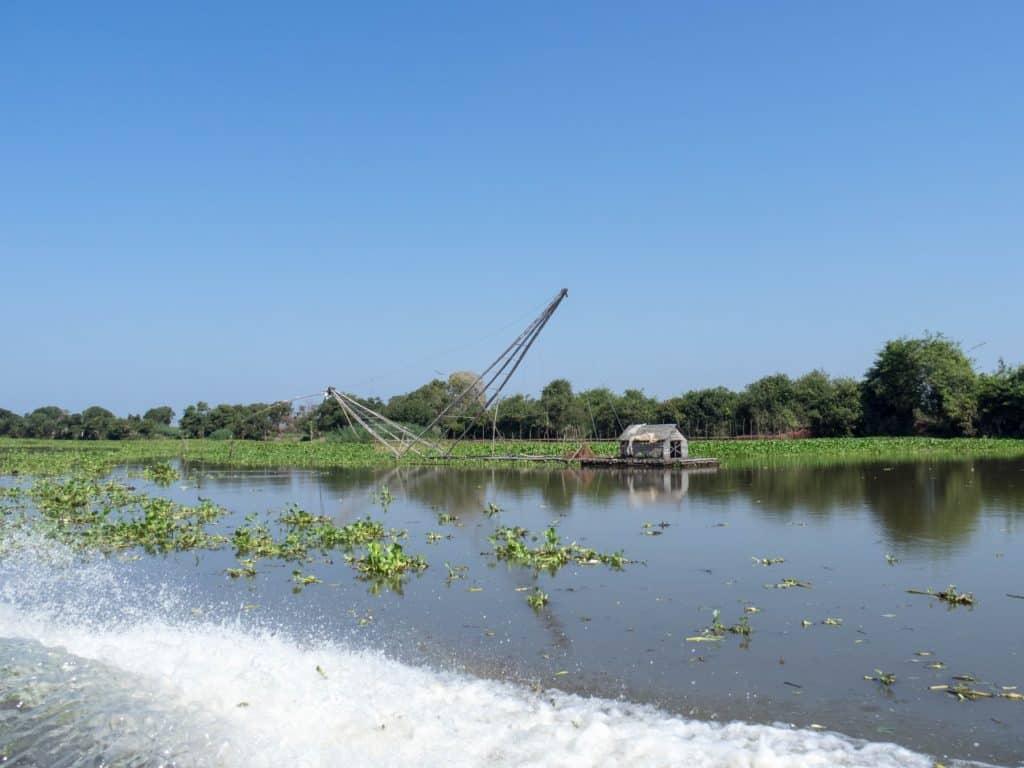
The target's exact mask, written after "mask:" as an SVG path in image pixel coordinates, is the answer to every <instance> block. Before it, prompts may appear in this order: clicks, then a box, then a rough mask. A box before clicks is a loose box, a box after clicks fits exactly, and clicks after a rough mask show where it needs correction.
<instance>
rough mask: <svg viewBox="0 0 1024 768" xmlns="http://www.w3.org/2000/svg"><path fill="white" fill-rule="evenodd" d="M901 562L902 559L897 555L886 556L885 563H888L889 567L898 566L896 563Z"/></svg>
mask: <svg viewBox="0 0 1024 768" xmlns="http://www.w3.org/2000/svg"><path fill="white" fill-rule="evenodd" d="M899 561H900V559H899V558H898V557H896V556H895V555H890V554H886V556H885V562H887V563H888V564H889V565H896V563H898V562H899Z"/></svg>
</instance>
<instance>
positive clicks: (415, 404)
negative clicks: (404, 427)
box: [384, 379, 448, 426]
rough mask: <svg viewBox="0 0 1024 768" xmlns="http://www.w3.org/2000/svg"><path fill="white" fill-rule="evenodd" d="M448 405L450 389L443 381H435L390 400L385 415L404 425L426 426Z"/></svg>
mask: <svg viewBox="0 0 1024 768" xmlns="http://www.w3.org/2000/svg"><path fill="white" fill-rule="evenodd" d="M447 403H448V387H447V385H446V384H445V382H443V381H441V379H434V380H433V381H431V382H428V383H427V384H424V385H423V386H422V387H420V388H418V389H415V390H413V391H412V392H408V393H406V394H404V395H395V396H394V397H392V398H391V399H390V400H388V404H387V406H385V408H384V415H385V416H387V417H388V418H389V419H391V420H392V421H398V422H401V423H403V424H418V425H420V426H426V425H427V424H429V423H430V422H431V421H433V420H434V417H435V416H437V414H439V413H440V412H441V410H442V409H443V408H444V407H445V405H446V404H447Z"/></svg>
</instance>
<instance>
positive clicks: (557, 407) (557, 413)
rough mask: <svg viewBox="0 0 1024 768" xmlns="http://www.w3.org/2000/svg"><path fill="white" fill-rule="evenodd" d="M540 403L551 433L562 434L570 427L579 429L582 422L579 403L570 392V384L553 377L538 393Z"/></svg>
mask: <svg viewBox="0 0 1024 768" xmlns="http://www.w3.org/2000/svg"><path fill="white" fill-rule="evenodd" d="M540 404H541V407H542V408H543V409H544V412H545V413H546V414H547V418H548V429H549V430H550V432H551V434H554V435H559V436H560V435H564V434H565V433H566V431H568V430H569V428H570V427H575V428H576V429H579V427H580V425H581V424H582V423H583V419H582V414H581V413H580V408H579V404H578V403H577V402H576V398H574V397H573V394H572V384H570V383H569V382H568V381H567V380H566V379H555V380H554V381H552V382H551V383H549V384H548V385H547V386H546V387H544V389H543V390H542V391H541V393H540Z"/></svg>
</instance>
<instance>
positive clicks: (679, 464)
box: [579, 456, 718, 469]
mask: <svg viewBox="0 0 1024 768" xmlns="http://www.w3.org/2000/svg"><path fill="white" fill-rule="evenodd" d="M579 462H580V466H581V467H648V468H651V469H656V468H657V469H662V468H665V467H669V468H679V469H714V468H717V467H718V459H710V458H700V459H621V458H618V457H611V456H592V457H587V458H580V459H579Z"/></svg>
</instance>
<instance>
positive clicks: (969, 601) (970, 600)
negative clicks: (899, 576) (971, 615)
mask: <svg viewBox="0 0 1024 768" xmlns="http://www.w3.org/2000/svg"><path fill="white" fill-rule="evenodd" d="M907 592H908V593H910V594H911V595H928V596H929V597H936V598H938V599H939V600H942V601H944V602H947V603H949V604H950V605H974V595H973V594H971V593H970V592H957V590H956V586H955V585H953V584H950V585H949V587H947V588H946V589H945V590H943V591H942V592H935V591H933V590H930V589H908V590H907Z"/></svg>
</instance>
